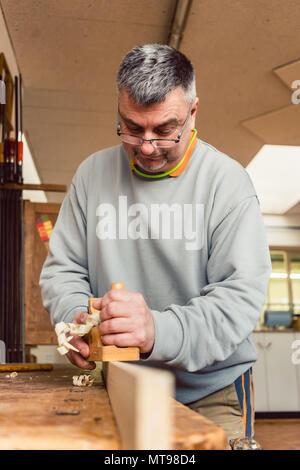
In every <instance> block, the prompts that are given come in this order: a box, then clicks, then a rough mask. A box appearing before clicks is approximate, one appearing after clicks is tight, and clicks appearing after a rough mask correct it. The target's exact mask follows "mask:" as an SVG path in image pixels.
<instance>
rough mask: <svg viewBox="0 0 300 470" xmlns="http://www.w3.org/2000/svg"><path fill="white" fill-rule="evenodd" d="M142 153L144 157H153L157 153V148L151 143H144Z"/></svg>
mask: <svg viewBox="0 0 300 470" xmlns="http://www.w3.org/2000/svg"><path fill="white" fill-rule="evenodd" d="M141 152H142V153H143V154H144V155H151V154H152V153H155V147H154V145H153V144H152V143H151V142H145V141H144V142H143V143H142V145H141Z"/></svg>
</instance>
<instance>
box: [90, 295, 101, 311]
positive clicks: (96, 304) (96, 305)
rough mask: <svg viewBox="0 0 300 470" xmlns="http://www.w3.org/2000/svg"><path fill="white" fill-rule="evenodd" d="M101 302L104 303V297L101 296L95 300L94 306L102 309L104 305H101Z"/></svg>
mask: <svg viewBox="0 0 300 470" xmlns="http://www.w3.org/2000/svg"><path fill="white" fill-rule="evenodd" d="M101 303H102V297H99V298H98V299H95V300H93V302H92V306H93V307H94V308H95V309H96V310H100V309H101V308H102V307H101Z"/></svg>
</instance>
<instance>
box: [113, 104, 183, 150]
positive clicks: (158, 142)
mask: <svg viewBox="0 0 300 470" xmlns="http://www.w3.org/2000/svg"><path fill="white" fill-rule="evenodd" d="M190 116H191V109H190V110H189V113H188V115H187V118H186V120H185V121H184V124H183V127H182V129H181V131H180V132H179V134H178V135H177V137H176V139H143V137H138V136H136V135H131V134H126V133H125V132H121V126H120V122H119V123H118V127H117V134H118V136H119V137H120V138H121V140H122V142H125V143H126V144H131V145H143V143H144V142H149V143H150V144H151V145H153V147H154V148H171V147H173V146H175V144H178V142H180V139H181V137H182V134H183V131H184V129H185V126H186V125H187V123H188V120H189V118H190Z"/></svg>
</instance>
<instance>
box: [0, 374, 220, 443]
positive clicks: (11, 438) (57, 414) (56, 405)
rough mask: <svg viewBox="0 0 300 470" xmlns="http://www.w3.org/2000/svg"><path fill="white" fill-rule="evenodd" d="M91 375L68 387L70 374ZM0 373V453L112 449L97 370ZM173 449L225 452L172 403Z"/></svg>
mask: <svg viewBox="0 0 300 470" xmlns="http://www.w3.org/2000/svg"><path fill="white" fill-rule="evenodd" d="M84 373H85V374H91V375H92V376H93V377H94V378H95V381H94V384H93V385H92V386H91V387H75V386H73V380H72V377H73V375H80V374H84ZM7 376H8V373H7V372H2V373H0V394H1V401H0V449H1V450H3V449H6V450H11V449H14V450H16V449H22V450H29V449H36V450H37V449H56V450H65V449H68V450H69V449H72V450H75V449H76V450H96V449H97V450H117V449H120V437H119V433H118V430H117V427H116V422H115V419H114V416H113V414H112V410H111V407H110V403H109V398H108V394H107V391H106V388H105V386H104V383H103V379H102V375H101V368H100V366H97V368H96V369H95V370H94V371H92V372H87V371H81V370H80V369H78V368H77V367H74V366H72V365H68V366H66V367H65V366H61V365H56V366H54V369H53V370H52V371H30V372H18V375H17V376H16V377H15V378H10V377H7ZM172 402H173V403H172V406H173V407H174V408H173V409H174V414H175V420H174V435H173V442H174V444H173V446H174V449H186V450H187V449H191V450H194V449H225V448H226V439H225V433H224V431H223V430H222V429H221V428H219V427H217V426H215V425H214V424H213V423H211V422H210V421H208V420H207V419H205V418H203V417H201V416H199V415H198V414H197V413H195V412H193V411H192V410H190V409H189V408H187V407H185V406H183V405H181V404H180V403H178V402H176V401H175V400H173V399H172Z"/></svg>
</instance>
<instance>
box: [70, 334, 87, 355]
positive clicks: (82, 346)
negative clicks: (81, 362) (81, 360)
mask: <svg viewBox="0 0 300 470" xmlns="http://www.w3.org/2000/svg"><path fill="white" fill-rule="evenodd" d="M69 336H72V335H69ZM69 342H70V344H72V345H73V346H74V347H75V348H76V349H78V350H79V353H80V354H81V355H82V356H83V357H88V356H89V354H90V350H89V347H88V345H87V343H86V342H85V341H84V340H83V339H82V338H81V337H80V336H77V335H74V336H73V337H72V339H71V340H70V341H69Z"/></svg>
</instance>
